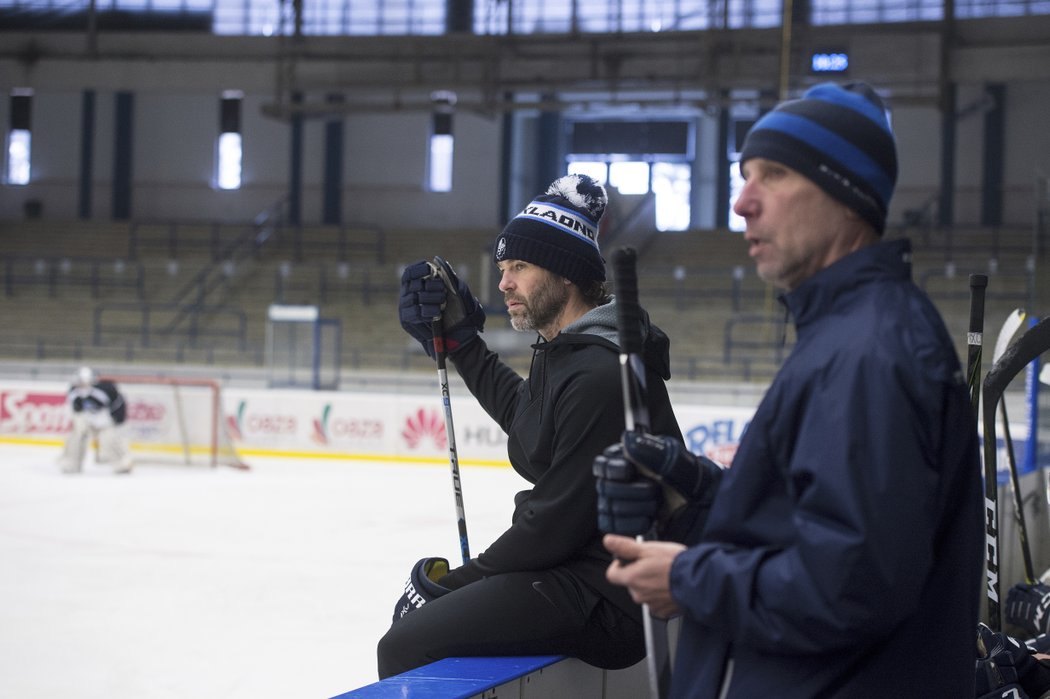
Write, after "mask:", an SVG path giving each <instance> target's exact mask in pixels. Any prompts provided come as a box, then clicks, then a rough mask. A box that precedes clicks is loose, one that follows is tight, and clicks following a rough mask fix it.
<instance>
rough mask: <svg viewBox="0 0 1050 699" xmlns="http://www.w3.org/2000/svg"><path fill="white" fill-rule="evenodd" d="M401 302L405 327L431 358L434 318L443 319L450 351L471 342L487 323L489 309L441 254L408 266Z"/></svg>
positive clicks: (402, 287) (442, 324)
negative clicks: (482, 304) (479, 300)
mask: <svg viewBox="0 0 1050 699" xmlns="http://www.w3.org/2000/svg"><path fill="white" fill-rule="evenodd" d="M398 306H399V315H400V320H401V327H402V328H404V329H405V332H407V333H408V334H409V335H411V336H412V337H414V338H415V339H416V340H418V341H419V343H420V344H421V345H422V346H423V349H424V350H425V351H426V353H427V355H429V356H430V357H431V358H433V357H435V356H436V354H435V352H434V329H433V322H434V320H436V319H438V318H440V319H441V327H442V330H443V331H444V334H445V344H446V346H447V347H448V351H449V352H450V353H454V352H455V351H456V350H457V349H459V348H460V347H463V346H464V345H466V344H468V343H469V342H470V341H471V340H473V339H474V338H476V337H477V335H478V333H479V332H481V331H482V330H483V329H484V327H485V310H484V309H483V308H482V307H481V304H480V303H478V300H477V299H476V298H475V297H474V294H472V293H471V291H470V287H468V286H467V285H466V283H465V282H463V281H462V280H460V278H459V277H458V276H457V275H456V273H455V271H454V270H453V269H452V266H451V265H449V264H448V262H446V261H445V260H443V259H442V258H440V257H435V258H434V259H433V260H432V261H428V260H420V261H419V262H415V263H413V264H411V265H409V266H408V267H406V268H405V271H404V272H403V273H402V275H401V298H400V301H399V303H398Z"/></svg>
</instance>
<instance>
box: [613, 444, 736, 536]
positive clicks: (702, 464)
mask: <svg viewBox="0 0 1050 699" xmlns="http://www.w3.org/2000/svg"><path fill="white" fill-rule="evenodd" d="M593 473H594V475H595V476H596V477H597V484H596V485H597V489H598V527H599V528H600V529H601V530H602V531H606V532H612V533H616V534H624V535H627V536H630V535H638V534H645V533H647V532H648V531H649V530H650V529H651V528H652V527H653V526H654V525H655V528H656V531H657V534H658V536H659V537H660V538H665V539H670V540H672V541H679V542H682V543H692V542H693V540H694V538H695V537H696V536H697V535H698V534H699V531H700V529H702V527H703V524H704V522H705V521H706V519H707V511H708V509H709V508H710V505H711V501H712V499H713V496H714V492H715V490H716V487H717V484H718V481H719V480H720V479H721V473H722V469H721V468H720V467H719V466H718V465H717V464H716V463H715V462H713V461H711V460H710V459H708V458H705V457H702V456H697V455H695V454H693V453H692V452H690V451H689V450H688V449H686V448H685V445H684V444H682V443H681V442H679V441H678V440H676V439H674V438H673V437H665V436H655V435H651V434H647V433H644V432H635V431H631V430H628V431H625V432H624V433H623V440H622V442H621V443H620V444H614V445H612V446H610V447H608V448H606V449H605V451H604V452H602V454H601V455H599V456H597V457H596V458H595V460H594V465H593Z"/></svg>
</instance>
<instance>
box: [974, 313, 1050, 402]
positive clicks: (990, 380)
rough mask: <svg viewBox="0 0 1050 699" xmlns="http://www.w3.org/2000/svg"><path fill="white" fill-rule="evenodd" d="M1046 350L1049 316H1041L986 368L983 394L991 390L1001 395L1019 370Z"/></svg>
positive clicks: (1049, 335) (1049, 348)
mask: <svg viewBox="0 0 1050 699" xmlns="http://www.w3.org/2000/svg"><path fill="white" fill-rule="evenodd" d="M1047 351H1050V318H1043V319H1042V320H1041V321H1039V322H1038V323H1036V324H1035V325H1033V326H1032V327H1030V328H1029V329H1028V330H1026V331H1025V332H1024V333H1023V334H1022V335H1021V337H1019V338H1017V341H1016V342H1014V343H1013V344H1012V345H1010V346H1009V347H1008V348H1007V349H1006V351H1005V352H1003V356H1002V357H1000V358H999V361H998V362H996V363H995V364H994V366H992V368H991V369H989V370H988V375H987V376H985V377H984V385H983V389H984V392H985V394H986V395H987V394H988V393H989V392H991V393H992V394H993V395H995V396H999V397H1002V395H1003V391H1005V390H1006V387H1007V386H1008V385H1010V382H1011V381H1013V380H1014V378H1015V377H1016V376H1017V375H1018V374H1020V373H1021V370H1022V369H1024V368H1025V367H1026V366H1028V365H1029V364H1030V363H1031V362H1032V361H1033V360H1034V359H1036V358H1037V357H1039V355H1041V354H1043V353H1044V352H1047Z"/></svg>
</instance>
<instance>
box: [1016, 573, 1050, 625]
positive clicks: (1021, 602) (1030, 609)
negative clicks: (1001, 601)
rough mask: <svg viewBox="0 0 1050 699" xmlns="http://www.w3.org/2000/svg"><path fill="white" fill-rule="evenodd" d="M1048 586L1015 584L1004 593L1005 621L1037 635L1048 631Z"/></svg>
mask: <svg viewBox="0 0 1050 699" xmlns="http://www.w3.org/2000/svg"><path fill="white" fill-rule="evenodd" d="M1048 612H1050V586H1048V585H1044V584H1043V583H1035V584H1033V585H1029V584H1027V583H1017V584H1016V585H1014V586H1013V587H1011V588H1010V591H1009V592H1008V593H1006V620H1007V621H1008V622H1010V623H1011V624H1014V625H1015V626H1020V627H1021V628H1022V629H1024V630H1025V631H1028V632H1030V633H1032V634H1035V635H1038V634H1043V633H1047V631H1050V613H1048Z"/></svg>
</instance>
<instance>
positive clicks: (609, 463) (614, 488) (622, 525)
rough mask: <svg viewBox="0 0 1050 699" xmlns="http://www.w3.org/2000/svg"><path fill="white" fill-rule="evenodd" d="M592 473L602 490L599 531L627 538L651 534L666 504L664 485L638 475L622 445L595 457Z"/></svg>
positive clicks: (599, 503) (596, 485) (607, 448)
mask: <svg viewBox="0 0 1050 699" xmlns="http://www.w3.org/2000/svg"><path fill="white" fill-rule="evenodd" d="M592 471H593V473H594V476H595V478H596V483H595V487H596V488H597V489H598V529H600V530H601V531H603V532H608V533H610V534H622V535H623V536H639V535H644V534H648V533H649V532H650V530H652V529H653V527H654V526H655V524H656V518H657V515H658V514H659V512H660V506H661V505H662V504H663V493H662V492H661V490H660V484H659V483H657V482H656V481H654V480H653V479H651V478H646V477H645V476H643V475H641V474H640V473H638V470H637V469H636V468H635V466H634V464H632V463H631V462H630V461H628V460H627V459H625V458H624V456H623V446H622V445H620V444H613V445H612V446H609V447H606V448H605V451H603V452H602V453H601V454H599V455H598V456H596V457H594V463H593V466H592Z"/></svg>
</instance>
